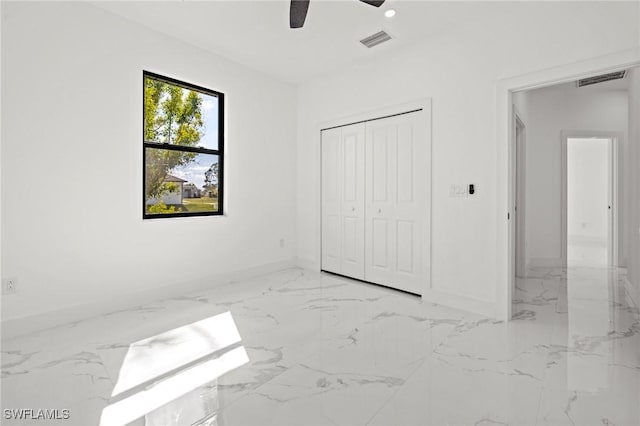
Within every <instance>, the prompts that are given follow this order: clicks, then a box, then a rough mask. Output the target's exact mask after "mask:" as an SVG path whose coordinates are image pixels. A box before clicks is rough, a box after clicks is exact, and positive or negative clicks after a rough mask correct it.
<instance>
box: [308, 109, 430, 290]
mask: <svg viewBox="0 0 640 426" xmlns="http://www.w3.org/2000/svg"><path fill="white" fill-rule="evenodd" d="M418 111H421V112H422V113H423V115H424V117H425V119H426V120H425V123H424V125H425V126H426V132H425V135H426V136H427V139H428V143H429V146H428V147H427V149H426V154H427V158H426V160H425V161H426V164H428V166H429V172H428V173H426V182H424V183H425V185H424V187H425V191H427V195H426V203H427V205H426V206H425V214H426V218H425V222H424V223H425V226H424V231H423V236H422V259H423V262H424V265H423V275H424V279H425V283H424V285H423V291H422V292H421V293H422V297H423V298H424V296H425V295H426V294H427V293H428V292H429V291H431V286H432V285H431V250H432V238H431V235H432V231H431V228H432V223H431V218H432V187H431V185H432V173H433V167H432V166H433V164H432V157H431V155H432V154H431V150H432V145H433V143H432V131H431V128H432V125H431V121H432V116H431V98H420V99H417V100H414V101H411V102H406V103H403V104H398V105H391V106H386V107H382V108H378V109H374V110H370V111H365V112H359V113H355V114H351V115H348V116H344V117H339V118H335V119H331V120H326V121H322V122H318V123H316V125H315V126H314V127H315V129H316V135H317V141H318V143H317V144H316V146H315V149H316V155H317V157H316V158H317V159H318V163H317V167H318V171H319V174H318V187H317V188H318V190H317V192H316V194H318V198H317V203H318V204H317V206H318V208H317V209H316V211H317V212H321V211H322V176H321V172H322V147H321V145H322V131H323V130H328V129H331V128H335V127H343V126H348V125H351V124H356V123H362V122H367V121H373V120H379V119H383V118H387V117H392V116H396V115H402V114H408V113H412V112H418ZM317 223H318V226H317V227H316V229H317V233H316V241H317V252H316V261H315V265H313V269H315V270H317V271H321V270H322V214H321V213H320V215H318V216H317Z"/></svg>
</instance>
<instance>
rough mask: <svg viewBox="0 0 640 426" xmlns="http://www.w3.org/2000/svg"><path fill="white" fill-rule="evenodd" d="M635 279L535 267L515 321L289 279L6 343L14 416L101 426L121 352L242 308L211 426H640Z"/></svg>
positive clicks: (292, 273) (260, 281)
mask: <svg viewBox="0 0 640 426" xmlns="http://www.w3.org/2000/svg"><path fill="white" fill-rule="evenodd" d="M621 274H622V272H620V271H617V270H608V269H595V268H571V269H569V270H568V271H563V270H552V269H537V270H533V271H531V275H532V276H533V277H531V278H527V279H521V280H519V281H518V284H517V291H516V295H515V302H514V303H515V305H514V312H515V315H514V317H515V320H514V321H511V322H508V323H505V322H499V321H495V320H492V319H487V318H484V317H480V316H477V315H473V314H469V313H464V312H461V311H457V310H454V309H449V308H446V307H442V306H437V305H433V304H428V303H422V302H421V301H420V299H418V298H416V297H412V296H408V295H405V294H401V293H397V292H394V291H391V290H387V289H384V288H380V287H376V286H372V285H366V284H363V283H359V282H355V281H351V280H347V279H342V278H340V277H336V276H332V275H326V274H318V273H313V272H308V271H302V270H299V269H290V270H285V271H282V272H279V273H275V274H271V275H268V276H264V277H260V278H256V279H252V280H246V281H242V282H236V283H232V284H229V285H225V286H222V287H218V288H214V289H212V290H210V291H208V292H207V293H202V294H195V295H190V296H185V297H181V298H176V299H169V300H164V301H161V302H158V303H154V304H150V305H145V306H140V307H138V308H136V309H129V310H122V311H119V312H114V313H113V314H111V315H104V316H101V317H98V318H94V319H91V320H86V321H80V322H77V323H74V324H70V325H68V326H64V327H58V328H55V329H52V330H48V331H46V332H40V333H35V334H32V335H29V336H24V337H21V338H18V339H13V340H9V341H4V342H2V408H3V410H6V409H18V408H32V409H38V408H43V409H44V408H48V409H68V410H69V419H67V420H56V421H53V422H51V423H52V424H77V425H91V424H94V425H95V424H98V423H99V419H100V415H101V412H102V410H103V409H104V407H105V406H107V405H108V404H109V401H110V396H111V392H112V390H113V387H114V376H113V374H112V373H111V374H110V373H109V372H108V371H107V368H105V359H106V358H105V353H106V352H108V350H109V349H110V348H114V347H125V348H126V347H127V346H128V345H129V344H130V343H132V342H135V341H137V340H139V339H141V338H144V337H148V336H153V335H155V334H157V333H161V332H163V331H166V330H170V329H172V328H175V327H178V326H181V325H184V324H188V323H190V322H193V321H197V320H200V319H202V318H206V317H209V316H213V315H216V314H219V313H223V312H226V311H230V312H231V313H232V315H233V318H234V320H235V323H236V325H237V327H238V330H239V331H240V334H241V336H242V339H243V340H242V342H243V345H244V346H245V348H246V350H247V353H248V355H249V359H250V361H249V363H248V364H246V365H244V366H243V367H240V368H238V369H237V370H234V371H232V372H231V373H228V374H227V375H225V376H223V377H221V378H220V379H218V381H217V383H215V382H214V383H212V384H210V386H209V390H210V391H212V392H213V393H210V395H215V399H216V401H215V404H213V405H210V407H216V408H215V410H216V412H217V416H216V417H215V418H213V419H211V421H210V423H209V424H217V425H287V424H290V425H310V424H314V425H335V424H339V425H362V424H371V425H426V424H434V425H443V424H470V425H491V424H514V425H533V424H548V425H613V424H615V425H638V424H640V404H639V403H638V401H640V313H639V312H638V310H637V309H635V308H632V307H631V306H630V305H629V303H628V301H627V299H626V297H625V293H624V291H623V287H622V281H621ZM173 406H174V407H175V410H176V413H177V412H178V411H179V410H180V404H179V403H178V404H174V405H173ZM3 414H4V411H3ZM3 420H4V421H3V424H7V425H8V424H30V423H33V424H47V422H43V421H31V422H29V421H23V422H21V421H15V420H7V419H6V416H5V415H3ZM150 423H151V422H150V421H149V422H148V423H147V424H150ZM136 424H144V422H138V423H136Z"/></svg>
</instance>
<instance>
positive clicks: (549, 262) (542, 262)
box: [527, 257, 564, 268]
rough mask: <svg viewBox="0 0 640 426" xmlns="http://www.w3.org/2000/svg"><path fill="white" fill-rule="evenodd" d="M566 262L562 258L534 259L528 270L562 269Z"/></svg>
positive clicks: (530, 260) (528, 265)
mask: <svg viewBox="0 0 640 426" xmlns="http://www.w3.org/2000/svg"><path fill="white" fill-rule="evenodd" d="M563 266H564V262H563V260H562V258H560V257H532V258H531V259H529V261H528V262H527V268H561V267H563Z"/></svg>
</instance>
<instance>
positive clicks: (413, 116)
mask: <svg viewBox="0 0 640 426" xmlns="http://www.w3.org/2000/svg"><path fill="white" fill-rule="evenodd" d="M421 119H422V120H424V119H425V117H424V115H423V114H421V113H420V112H414V113H410V114H404V115H399V116H395V117H389V118H385V119H380V120H374V121H371V122H368V123H367V125H366V149H365V152H366V157H365V158H366V166H365V169H366V174H367V178H366V183H367V184H366V205H365V212H366V214H365V227H366V230H365V235H366V241H365V244H366V250H365V256H366V257H365V279H366V280H367V281H371V282H374V283H378V284H382V285H386V286H390V287H394V288H398V289H401V290H404V291H409V292H412V293H416V294H421V293H422V284H423V282H424V279H425V272H424V271H425V269H426V268H425V262H426V261H425V259H423V256H422V252H423V241H424V238H423V236H424V235H425V229H424V227H425V226H427V223H426V217H427V215H426V212H425V207H426V201H427V196H428V188H426V186H427V182H428V179H427V178H426V173H428V171H429V165H428V162H427V159H428V153H427V152H426V149H427V143H426V135H425V127H426V126H424V125H420V124H421V123H420V120H421ZM422 124H424V123H422Z"/></svg>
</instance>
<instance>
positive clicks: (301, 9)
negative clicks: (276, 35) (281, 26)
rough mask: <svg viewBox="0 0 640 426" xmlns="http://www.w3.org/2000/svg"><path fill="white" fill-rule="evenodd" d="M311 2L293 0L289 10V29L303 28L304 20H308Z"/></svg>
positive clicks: (307, 0)
mask: <svg viewBox="0 0 640 426" xmlns="http://www.w3.org/2000/svg"><path fill="white" fill-rule="evenodd" d="M308 9H309V0H291V8H290V9H289V27H290V28H302V26H303V25H304V20H305V19H306V18H307V10H308Z"/></svg>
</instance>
